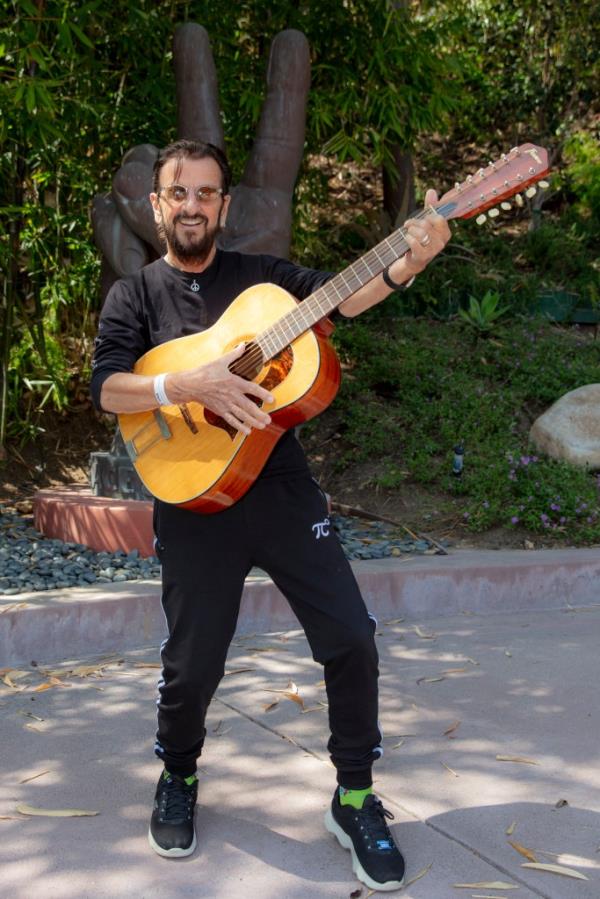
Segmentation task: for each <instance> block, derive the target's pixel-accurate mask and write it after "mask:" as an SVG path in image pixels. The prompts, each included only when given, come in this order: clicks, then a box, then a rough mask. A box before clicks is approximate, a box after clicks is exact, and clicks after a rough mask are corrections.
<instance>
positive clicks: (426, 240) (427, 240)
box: [421, 234, 431, 247]
mask: <svg viewBox="0 0 600 899" xmlns="http://www.w3.org/2000/svg"><path fill="white" fill-rule="evenodd" d="M430 243H431V237H430V236H429V234H426V235H425V237H424V238H423V240H422V241H421V246H422V247H426V246H427V245H428V244H430Z"/></svg>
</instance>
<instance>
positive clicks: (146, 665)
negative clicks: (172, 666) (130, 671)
mask: <svg viewBox="0 0 600 899" xmlns="http://www.w3.org/2000/svg"><path fill="white" fill-rule="evenodd" d="M133 667H134V668H162V664H161V663H160V662H134V663H133Z"/></svg>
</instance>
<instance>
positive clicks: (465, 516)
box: [463, 512, 471, 520]
mask: <svg viewBox="0 0 600 899" xmlns="http://www.w3.org/2000/svg"><path fill="white" fill-rule="evenodd" d="M470 517H471V516H470V515H469V513H468V512H465V513H464V514H463V518H464V519H465V520H466V519H468V518H470Z"/></svg>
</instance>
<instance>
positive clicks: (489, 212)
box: [488, 209, 500, 219]
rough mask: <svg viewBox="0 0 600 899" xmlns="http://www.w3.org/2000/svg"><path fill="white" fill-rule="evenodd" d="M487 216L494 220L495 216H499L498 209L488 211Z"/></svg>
mask: <svg viewBox="0 0 600 899" xmlns="http://www.w3.org/2000/svg"><path fill="white" fill-rule="evenodd" d="M488 215H489V217H490V218H491V219H495V218H496V216H498V215H500V210H499V209H488Z"/></svg>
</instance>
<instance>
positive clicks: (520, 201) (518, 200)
mask: <svg viewBox="0 0 600 899" xmlns="http://www.w3.org/2000/svg"><path fill="white" fill-rule="evenodd" d="M515 203H516V204H517V206H523V197H522V196H521V194H515Z"/></svg>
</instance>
